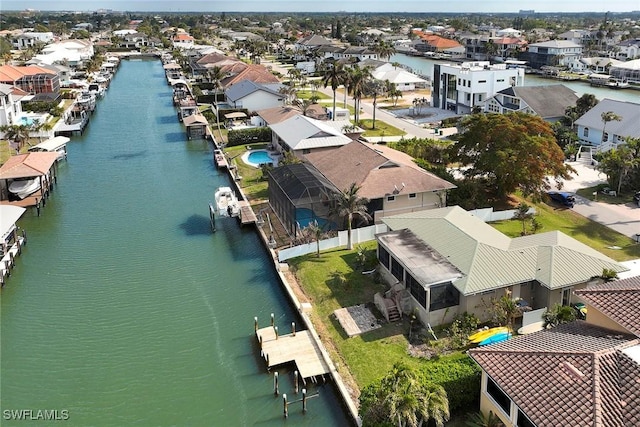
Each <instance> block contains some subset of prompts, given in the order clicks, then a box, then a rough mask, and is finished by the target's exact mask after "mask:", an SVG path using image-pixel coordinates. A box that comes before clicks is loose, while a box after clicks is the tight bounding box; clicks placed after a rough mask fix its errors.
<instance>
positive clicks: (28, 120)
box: [20, 117, 33, 126]
mask: <svg viewBox="0 0 640 427" xmlns="http://www.w3.org/2000/svg"><path fill="white" fill-rule="evenodd" d="M20 124H21V125H22V126H31V125H32V124H33V119H32V118H31V117H20Z"/></svg>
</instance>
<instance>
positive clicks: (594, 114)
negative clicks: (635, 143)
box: [575, 99, 640, 151]
mask: <svg viewBox="0 0 640 427" xmlns="http://www.w3.org/2000/svg"><path fill="white" fill-rule="evenodd" d="M608 112H612V113H614V114H615V115H616V116H617V117H618V118H619V119H620V120H611V121H608V122H605V121H603V120H602V115H603V113H608ZM575 125H576V128H577V132H578V141H579V143H580V144H585V145H590V146H594V147H596V148H597V149H598V150H599V151H608V150H610V149H611V148H615V147H616V146H617V145H619V144H623V143H624V142H625V140H626V138H627V137H632V138H637V137H638V135H640V104H638V103H634V102H625V101H616V100H613V99H603V100H602V101H600V102H599V103H598V104H597V105H596V106H595V107H593V108H592V109H591V110H589V111H587V112H586V113H585V114H584V115H583V116H582V117H580V118H579V119H578V120H576V122H575Z"/></svg>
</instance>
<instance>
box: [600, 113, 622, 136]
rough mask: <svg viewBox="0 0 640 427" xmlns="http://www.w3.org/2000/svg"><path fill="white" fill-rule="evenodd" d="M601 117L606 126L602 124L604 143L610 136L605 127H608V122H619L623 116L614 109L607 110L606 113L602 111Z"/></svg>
mask: <svg viewBox="0 0 640 427" xmlns="http://www.w3.org/2000/svg"><path fill="white" fill-rule="evenodd" d="M600 118H601V119H602V122H603V123H604V126H602V143H603V144H604V143H605V142H607V139H609V138H608V136H607V133H606V132H605V129H606V127H607V123H609V122H612V121H616V122H619V121H620V120H622V117H620V116H619V115H617V114H616V113H614V112H613V111H605V112H604V113H602V114H601V115H600ZM605 138H606V139H605Z"/></svg>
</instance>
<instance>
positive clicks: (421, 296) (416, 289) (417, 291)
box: [407, 273, 427, 309]
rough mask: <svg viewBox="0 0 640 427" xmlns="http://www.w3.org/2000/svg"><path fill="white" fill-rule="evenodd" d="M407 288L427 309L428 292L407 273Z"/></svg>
mask: <svg viewBox="0 0 640 427" xmlns="http://www.w3.org/2000/svg"><path fill="white" fill-rule="evenodd" d="M407 286H408V287H409V291H410V292H411V296H412V297H414V298H415V299H416V301H418V304H420V305H421V306H422V307H424V308H425V309H426V308H427V291H426V290H425V289H424V286H422V285H421V284H420V283H419V282H418V281H417V280H416V279H415V278H414V277H413V276H412V275H411V274H409V273H407Z"/></svg>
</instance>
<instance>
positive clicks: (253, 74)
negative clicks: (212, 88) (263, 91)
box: [220, 63, 280, 88]
mask: <svg viewBox="0 0 640 427" xmlns="http://www.w3.org/2000/svg"><path fill="white" fill-rule="evenodd" d="M242 64H243V65H245V67H242V66H241V65H240V64H234V65H232V66H231V67H226V66H225V67H222V70H223V71H225V72H231V73H233V72H235V71H236V70H237V69H238V68H241V70H239V71H237V74H235V75H232V76H231V77H227V78H224V79H222V80H221V81H220V84H221V85H222V87H225V88H226V87H229V86H231V85H232V84H235V83H238V82H241V81H243V80H250V81H252V82H255V83H280V80H278V78H277V77H276V76H274V75H273V73H271V71H269V70H268V69H267V68H266V67H264V66H262V65H259V64H244V63H242Z"/></svg>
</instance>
